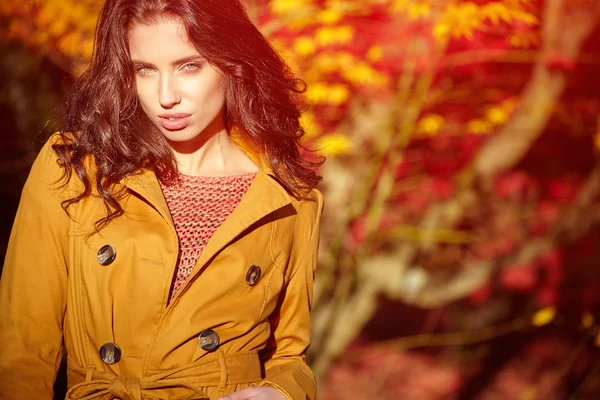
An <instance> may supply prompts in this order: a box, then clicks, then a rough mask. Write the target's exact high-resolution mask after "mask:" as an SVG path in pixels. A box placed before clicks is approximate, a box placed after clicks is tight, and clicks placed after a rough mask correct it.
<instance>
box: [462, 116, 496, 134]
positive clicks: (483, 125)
mask: <svg viewBox="0 0 600 400" xmlns="http://www.w3.org/2000/svg"><path fill="white" fill-rule="evenodd" d="M467 129H468V131H469V132H470V133H475V134H478V135H482V134H486V133H490V132H491V131H492V130H493V129H494V127H493V126H492V124H490V123H489V122H488V121H485V120H482V119H474V120H471V121H469V123H468V124H467Z"/></svg>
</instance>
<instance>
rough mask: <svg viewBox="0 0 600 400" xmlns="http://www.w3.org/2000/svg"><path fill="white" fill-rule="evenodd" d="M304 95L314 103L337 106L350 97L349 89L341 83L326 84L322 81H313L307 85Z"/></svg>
mask: <svg viewBox="0 0 600 400" xmlns="http://www.w3.org/2000/svg"><path fill="white" fill-rule="evenodd" d="M306 97H308V99H309V100H310V101H312V102H314V103H316V104H330V105H334V106H339V105H342V104H343V103H345V102H346V101H348V99H349V98H350V89H348V87H347V86H345V85H342V84H335V85H331V86H328V85H326V84H324V83H315V84H312V85H310V86H309V87H308V91H307V92H306Z"/></svg>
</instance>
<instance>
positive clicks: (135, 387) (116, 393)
mask: <svg viewBox="0 0 600 400" xmlns="http://www.w3.org/2000/svg"><path fill="white" fill-rule="evenodd" d="M108 392H109V393H110V394H111V395H112V396H113V397H115V398H117V399H122V400H142V386H141V384H140V380H139V379H138V378H132V377H130V376H118V377H116V378H115V379H114V380H113V381H112V382H111V383H110V384H109V386H108Z"/></svg>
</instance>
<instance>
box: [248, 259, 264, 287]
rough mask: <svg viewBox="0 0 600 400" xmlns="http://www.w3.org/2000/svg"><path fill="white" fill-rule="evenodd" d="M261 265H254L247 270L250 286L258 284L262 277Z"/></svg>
mask: <svg viewBox="0 0 600 400" xmlns="http://www.w3.org/2000/svg"><path fill="white" fill-rule="evenodd" d="M260 272H261V271H260V267H259V266H258V265H256V264H255V265H252V266H251V267H250V268H248V272H246V283H247V284H248V285H250V286H254V285H256V283H257V282H258V280H259V279H260Z"/></svg>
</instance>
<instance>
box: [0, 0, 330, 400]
mask: <svg viewBox="0 0 600 400" xmlns="http://www.w3.org/2000/svg"><path fill="white" fill-rule="evenodd" d="M302 91H303V87H302V84H301V81H299V80H297V79H295V78H294V77H293V76H292V74H291V73H290V72H289V70H288V69H287V67H286V66H285V63H284V62H283V61H282V60H281V59H280V57H279V56H277V54H276V53H275V52H274V51H273V49H272V48H271V47H270V46H269V44H268V43H267V42H266V41H265V39H264V38H263V37H262V36H261V35H260V33H259V32H258V31H257V30H256V28H255V27H254V26H253V25H252V23H251V22H250V21H249V19H248V17H247V15H246V14H245V12H244V10H243V8H242V6H241V5H240V3H239V1H238V0H202V1H198V0H108V1H107V2H106V3H105V4H104V6H103V9H102V12H101V15H100V19H99V22H98V28H97V33H96V47H95V51H94V56H93V60H92V63H91V65H90V68H89V69H88V70H87V71H86V72H85V73H84V74H83V75H82V77H81V78H80V79H79V80H78V82H77V83H76V85H75V87H74V90H73V96H72V98H71V101H70V102H69V104H68V108H67V113H66V118H65V121H64V125H63V129H62V130H61V132H60V133H59V134H57V135H55V136H53V137H52V138H51V140H49V141H48V143H47V144H46V145H45V146H44V148H43V149H42V151H41V153H40V155H39V156H38V158H37V159H36V161H35V163H34V165H33V167H32V170H31V173H30V176H29V178H28V180H27V183H26V185H25V187H24V189H23V194H22V198H21V203H20V206H19V210H18V212H17V216H16V219H15V223H14V227H13V231H12V235H11V240H10V244H9V248H8V252H7V256H6V260H5V266H4V271H3V276H2V280H1V281H0V285H1V286H0V312H1V315H2V318H0V343H1V344H2V357H0V398H2V399H28V400H30V399H50V398H52V387H53V382H54V380H55V377H56V374H57V370H58V368H59V364H60V362H61V359H62V354H63V352H66V355H67V376H68V381H69V383H68V386H69V389H68V394H67V398H68V399H100V398H102V399H111V398H120V399H217V398H225V399H229V400H244V399H255V400H259V399H264V400H266V399H271V400H278V399H292V400H296V399H307V398H308V399H314V398H315V396H316V388H315V382H314V377H313V375H312V373H311V371H310V369H309V368H308V366H307V365H306V362H305V351H306V348H307V346H308V344H309V338H310V316H309V313H310V304H311V299H312V280H313V273H314V268H315V263H316V253H317V246H318V238H319V218H320V213H321V209H322V199H321V195H320V194H319V192H318V191H317V190H316V189H314V187H315V185H316V183H317V182H318V179H319V177H318V176H317V175H316V173H315V172H314V168H312V167H313V166H314V165H313V164H311V163H310V162H308V161H305V160H304V159H303V158H302V157H301V155H300V152H299V145H298V141H299V140H300V138H301V137H302V134H303V131H302V128H301V126H300V125H299V122H298V119H299V115H300V111H299V107H300V105H301V103H300V100H301V93H302ZM69 132H73V133H69ZM61 178H62V179H61Z"/></svg>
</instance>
